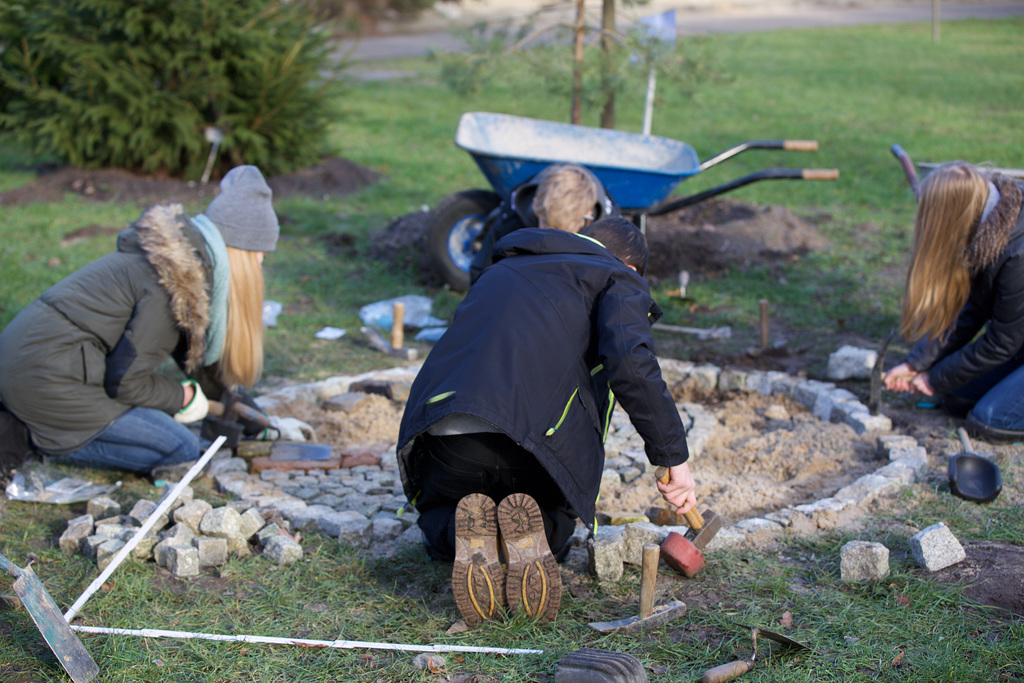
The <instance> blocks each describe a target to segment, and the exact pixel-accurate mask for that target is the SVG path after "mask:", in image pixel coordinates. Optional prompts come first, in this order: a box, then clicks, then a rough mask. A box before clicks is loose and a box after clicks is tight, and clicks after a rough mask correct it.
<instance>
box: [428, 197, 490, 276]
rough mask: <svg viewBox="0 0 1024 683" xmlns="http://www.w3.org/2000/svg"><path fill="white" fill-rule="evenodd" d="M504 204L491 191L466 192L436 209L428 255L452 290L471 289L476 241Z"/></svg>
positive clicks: (430, 228)
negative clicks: (471, 272)
mask: <svg viewBox="0 0 1024 683" xmlns="http://www.w3.org/2000/svg"><path fill="white" fill-rule="evenodd" d="M500 203H501V196H499V195H498V194H497V193H495V192H491V191H489V190H463V191H462V192H456V193H455V194H452V195H449V196H447V197H445V198H444V199H442V200H441V201H440V202H439V203H438V205H437V206H436V207H435V208H434V211H433V212H432V215H431V217H430V227H429V230H428V232H427V256H428V257H429V258H430V263H431V265H432V266H433V267H434V270H435V271H436V272H437V274H438V275H440V276H441V278H443V279H444V281H445V282H447V283H448V284H449V285H450V286H451V288H452V289H455V290H458V291H466V290H467V289H469V266H470V264H472V263H473V257H474V256H476V250H477V249H478V248H479V247H478V246H477V245H476V244H475V242H476V238H477V236H478V235H479V234H480V231H481V230H483V227H484V221H485V219H486V218H487V214H489V213H490V212H491V211H492V210H494V209H495V208H496V207H497V206H498V205H499V204H500Z"/></svg>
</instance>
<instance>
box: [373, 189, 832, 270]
mask: <svg viewBox="0 0 1024 683" xmlns="http://www.w3.org/2000/svg"><path fill="white" fill-rule="evenodd" d="M430 215H431V214H430V213H426V212H416V213H411V214H407V215H405V216H400V217H398V218H397V219H395V220H394V221H393V222H392V223H391V225H389V226H388V227H387V228H386V229H384V230H382V231H380V232H379V233H377V234H376V235H375V237H374V245H373V253H372V256H373V257H374V258H379V259H385V260H388V261H396V260H397V261H400V262H402V265H405V266H413V267H418V268H419V269H420V270H421V272H423V273H424V277H426V278H430V277H433V273H432V272H431V270H430V268H431V266H430V263H429V261H428V260H427V258H426V253H425V244H426V242H425V240H426V234H427V230H428V229H429V227H430ZM647 242H648V246H649V247H650V251H651V261H650V264H649V265H648V268H647V275H646V277H647V279H648V281H649V282H650V283H651V284H652V285H657V284H658V282H659V281H660V280H663V279H666V278H667V279H671V280H673V281H675V279H676V278H678V277H679V272H680V271H681V270H685V271H687V272H689V274H690V275H691V276H697V277H700V276H709V275H717V274H720V273H723V272H725V271H727V270H731V269H742V268H748V267H750V266H752V265H757V264H760V263H765V262H770V261H774V260H781V259H787V258H792V257H794V256H799V255H801V254H806V253H808V252H811V251H815V250H819V249H823V248H825V247H826V246H828V242H827V240H825V238H824V237H822V235H821V233H820V232H819V231H818V229H817V227H816V226H815V225H813V224H812V223H810V222H809V221H807V220H804V219H802V218H800V217H798V216H796V215H794V214H793V213H792V212H790V211H789V210H788V209H785V208H783V207H780V206H758V205H756V204H747V203H745V202H740V201H736V200H733V199H709V200H706V201H704V202H701V203H700V204H697V205H694V206H689V207H686V208H684V209H680V210H679V211H676V212H674V213H671V214H666V215H664V216H656V217H650V218H648V220H647ZM409 247H414V248H413V249H409ZM438 282H440V280H439V279H438Z"/></svg>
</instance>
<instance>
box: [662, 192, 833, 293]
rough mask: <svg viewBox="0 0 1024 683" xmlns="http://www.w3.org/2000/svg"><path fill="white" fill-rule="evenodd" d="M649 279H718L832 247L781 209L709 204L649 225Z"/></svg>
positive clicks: (809, 225)
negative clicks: (734, 271)
mask: <svg viewBox="0 0 1024 683" xmlns="http://www.w3.org/2000/svg"><path fill="white" fill-rule="evenodd" d="M647 241H648V246H649V247H650V250H651V262H650V265H649V266H648V268H647V278H648V279H649V280H661V279H665V278H669V279H673V280H674V279H675V278H677V277H678V276H679V272H680V271H682V270H685V271H687V272H689V273H690V275H715V274H719V273H722V272H725V271H727V270H730V269H743V268H748V267H750V266H752V265H756V264H759V263H763V262H768V261H773V260H781V259H786V258H791V257H793V256H799V255H801V254H806V253H808V252H811V251H817V250H820V249H823V248H825V247H826V246H828V242H827V240H825V238H824V237H822V235H821V233H820V232H818V229H817V227H816V226H815V225H813V224H812V223H810V222H809V221H807V220H804V219H802V218H800V217H798V216H796V215H794V214H793V213H792V212H790V211H789V210H788V209H785V208H783V207H781V206H758V205H756V204H747V203H745V202H740V201H737V200H734V199H708V200H706V201H703V202H701V203H700V204H696V205H693V206H688V207H686V208H683V209H680V210H679V211H676V212H675V213H671V214H666V215H664V216H652V217H650V218H649V219H648V221H647Z"/></svg>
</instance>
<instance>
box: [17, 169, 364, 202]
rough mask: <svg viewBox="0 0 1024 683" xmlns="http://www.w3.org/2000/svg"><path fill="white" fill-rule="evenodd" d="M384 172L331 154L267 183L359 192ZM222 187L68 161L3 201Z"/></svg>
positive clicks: (206, 194)
mask: <svg viewBox="0 0 1024 683" xmlns="http://www.w3.org/2000/svg"><path fill="white" fill-rule="evenodd" d="M379 177H380V176H379V174H378V173H377V172H376V171H373V170H371V169H369V168H366V167H365V166H360V165H359V164H356V163H353V162H351V161H348V160H347V159H343V158H340V157H326V158H324V159H323V160H322V161H321V162H320V163H318V164H317V165H315V166H310V167H309V168H305V169H302V170H300V171H296V172H295V173H286V174H283V175H278V176H272V177H270V178H268V179H267V183H268V184H269V185H270V187H271V189H273V190H274V196H275V197H277V198H280V197H290V196H294V195H304V196H309V197H316V198H318V199H327V198H329V197H337V196H342V195H346V194H350V193H352V192H355V191H356V190H359V189H361V188H363V187H366V186H367V185H370V184H372V183H374V182H376V181H377V180H378V179H379ZM217 191H218V185H217V183H216V182H215V181H211V182H209V183H208V184H205V185H204V184H202V183H197V182H195V181H183V180H175V179H173V178H157V177H154V176H143V175H137V174H134V173H130V172H129V171H125V170H122V169H98V170H95V171H85V170H82V169H79V168H74V167H72V166H65V167H63V168H60V169H57V170H55V171H50V172H44V173H41V174H40V175H39V177H37V178H36V179H35V180H34V181H33V182H31V183H29V184H28V185H23V186H22V187H16V188H14V189H13V190H7V191H6V192H0V206H5V205H6V206H10V205H15V204H28V203H31V202H55V201H60V199H61V198H62V197H63V196H64V195H65V194H67V193H69V192H70V193H74V194H78V195H80V196H82V197H85V198H87V199H91V200H94V201H98V202H119V203H126V204H127V203H136V204H138V205H139V206H143V207H145V206H149V205H151V204H156V203H160V202H190V201H193V200H209V199H212V198H213V197H215V196H216V195H217Z"/></svg>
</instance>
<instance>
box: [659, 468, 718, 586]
mask: <svg viewBox="0 0 1024 683" xmlns="http://www.w3.org/2000/svg"><path fill="white" fill-rule="evenodd" d="M655 476H657V478H658V481H660V482H661V483H662V484H667V483H668V482H669V479H670V474H669V470H668V468H667V467H659V468H658V469H657V470H656V471H655ZM683 516H684V517H685V518H686V522H687V524H689V525H690V528H689V530H687V532H686V535H685V536H683V535H682V534H678V533H676V532H675V531H670V532H669V534H668V537H667V538H666V539H665V540H664V541H662V543H661V556H662V558H664V560H665V564H667V565H668V566H670V567H672V569H675V570H676V571H677V572H679V573H680V574H684V575H686V576H693V575H694V574H696V573H697V572H699V571H700V570H701V569H703V568H704V565H705V564H706V562H705V561H704V553H702V552H701V550H702V549H703V548H704V546H706V545H707V544H708V543H709V542H710V541H711V539H712V538H714V537H715V534H717V533H718V530H719V529H721V528H722V518H721V517H720V516H718V515H717V514H716V513H715V512H714V511H713V510H705V511H704V515H703V516H701V514H700V513H699V512H697V508H695V507H694V508H691V509H690V510H689V511H688V512H685V513H683Z"/></svg>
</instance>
